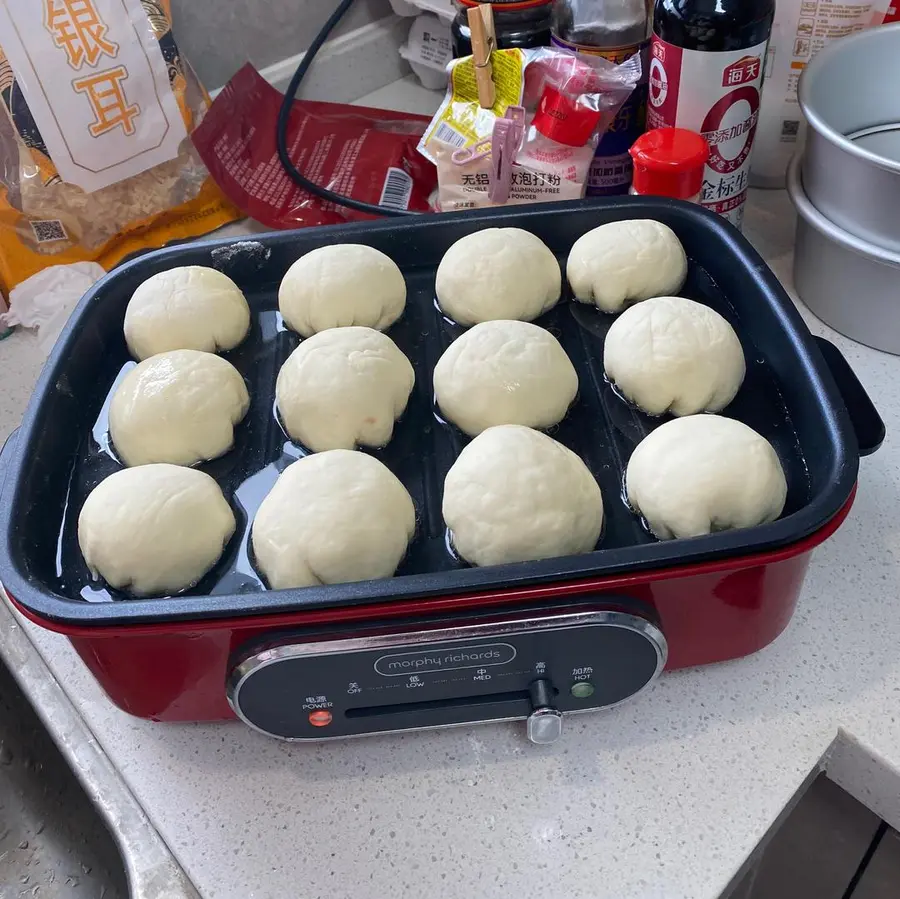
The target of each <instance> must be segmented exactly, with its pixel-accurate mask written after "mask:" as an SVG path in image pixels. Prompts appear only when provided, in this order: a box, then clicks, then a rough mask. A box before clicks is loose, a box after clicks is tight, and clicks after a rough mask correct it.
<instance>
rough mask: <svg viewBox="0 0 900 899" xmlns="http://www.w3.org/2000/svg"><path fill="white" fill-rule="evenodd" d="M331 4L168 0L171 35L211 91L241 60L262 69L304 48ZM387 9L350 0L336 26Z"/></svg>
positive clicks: (370, 0) (375, 1)
mask: <svg viewBox="0 0 900 899" xmlns="http://www.w3.org/2000/svg"><path fill="white" fill-rule="evenodd" d="M336 5H337V0H224V2H223V0H172V13H173V18H174V20H175V40H176V41H178V44H179V46H180V47H181V51H182V53H184V55H185V56H186V57H187V58H188V59H189V60H190V62H191V64H192V65H193V67H194V68H195V69H196V70H197V73H198V74H199V75H200V78H201V80H202V81H203V83H204V84H205V85H206V87H207V89H208V90H213V89H214V88H217V87H221V86H222V85H223V84H225V82H226V81H228V79H229V78H230V77H231V76H232V75H233V74H234V72H235V70H236V69H237V68H238V67H239V66H240V65H242V64H243V63H244V62H246V61H247V60H250V61H251V62H252V63H253V64H254V65H255V66H256V67H257V68H263V67H264V66H267V65H271V64H272V63H273V62H277V61H278V60H280V59H284V58H286V57H288V56H293V55H294V54H295V53H300V52H301V51H302V50H305V49H306V47H307V46H308V45H309V42H310V41H311V40H312V38H313V37H314V36H315V35H316V33H317V32H318V30H319V28H321V26H322V24H323V23H324V22H325V20H326V19H327V18H328V16H329V15H330V14H331V12H333V10H334V8H335V6H336ZM390 14H391V7H390V4H389V3H388V0H355V3H354V4H353V7H352V8H351V9H350V11H349V12H348V13H347V15H346V16H345V17H344V21H343V22H342V23H341V26H340V29H341V30H344V31H346V30H350V29H353V28H358V27H359V26H361V25H365V24H366V23H367V22H371V21H374V20H375V19H379V18H382V17H383V16H387V15H390ZM338 33H340V32H339V31H336V32H335V34H338Z"/></svg>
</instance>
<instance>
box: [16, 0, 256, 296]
mask: <svg viewBox="0 0 900 899" xmlns="http://www.w3.org/2000/svg"><path fill="white" fill-rule="evenodd" d="M0 46H2V50H0V101H2V103H3V105H4V107H5V111H6V113H7V115H5V116H3V115H0V287H2V289H3V290H4V292H8V291H9V290H10V289H11V288H12V287H13V286H15V285H16V284H18V283H19V282H20V281H22V280H24V279H25V278H27V277H29V276H31V275H33V274H34V273H35V272H37V271H39V270H40V269H42V268H44V267H45V266H48V265H53V264H68V263H72V262H78V261H83V260H93V261H96V262H98V263H100V264H101V265H102V266H103V267H104V268H107V269H108V268H110V267H111V266H113V265H114V264H115V263H117V262H119V261H120V260H121V259H122V258H123V257H125V256H126V255H129V254H130V253H133V252H135V251H136V250H140V249H143V248H146V247H148V246H149V247H156V246H161V245H162V244H164V243H166V242H168V241H170V240H174V239H183V238H189V237H195V236H197V235H199V234H203V233H206V232H208V231H211V230H213V229H214V228H217V227H219V226H221V225H223V224H225V223H226V222H229V221H233V220H234V219H235V218H236V217H237V215H238V213H237V211H236V210H235V209H234V208H233V207H231V206H230V205H229V204H228V203H227V202H226V201H225V200H224V198H223V197H222V196H221V194H220V193H219V191H218V190H217V188H216V187H215V185H214V184H213V182H212V180H211V179H210V178H209V175H208V172H207V171H206V169H205V168H204V166H203V164H202V163H201V161H200V158H199V156H198V155H197V153H196V152H195V151H194V148H193V146H192V145H191V141H190V138H189V137H188V135H189V133H190V131H191V130H192V129H193V127H194V125H195V124H196V123H197V122H198V121H199V120H200V118H201V117H202V115H203V113H204V112H205V110H206V108H207V106H208V103H209V99H208V97H207V95H206V93H205V91H204V90H203V88H202V87H201V85H200V83H199V82H198V81H197V78H196V76H195V75H194V73H193V71H192V70H191V69H190V67H189V66H188V64H187V63H186V62H185V60H184V59H183V58H182V56H181V55H180V53H179V50H178V47H177V45H176V43H175V40H174V38H173V36H172V31H171V17H170V10H169V0H143V2H142V0H41V2H38V0H6V2H5V3H4V4H2V6H0Z"/></svg>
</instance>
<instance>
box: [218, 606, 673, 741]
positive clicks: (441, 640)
mask: <svg viewBox="0 0 900 899" xmlns="http://www.w3.org/2000/svg"><path fill="white" fill-rule="evenodd" d="M665 661H666V640H665V637H664V636H663V634H662V631H660V629H659V628H658V627H657V626H656V625H655V624H653V623H652V622H650V621H648V620H646V619H645V618H642V617H640V616H638V615H632V614H629V613H626V612H621V611H612V610H601V609H597V610H585V609H581V610H578V611H568V612H559V613H554V612H541V613H539V614H532V615H530V616H529V615H524V614H523V615H522V616H521V617H507V618H505V619H503V620H500V621H490V620H484V621H478V622H475V623H469V624H464V625H461V626H458V627H447V626H442V627H438V628H434V629H431V628H427V627H425V628H423V629H420V630H409V631H400V632H394V633H369V634H366V635H362V636H355V637H349V638H336V639H323V638H322V636H321V635H319V636H318V637H316V638H314V639H310V640H306V639H295V640H290V641H286V642H284V643H279V644H277V645H269V646H266V647H265V648H263V649H260V650H258V651H253V650H250V651H249V652H248V653H247V654H245V655H244V656H243V657H239V658H238V660H237V663H236V664H235V666H234V668H233V669H232V671H231V674H230V677H229V680H228V684H227V692H228V699H229V702H230V703H231V706H232V708H233V709H234V711H235V713H236V714H237V715H238V716H239V717H240V718H242V719H243V720H244V721H245V722H246V723H247V724H249V725H250V726H251V727H254V728H256V729H257V730H260V731H262V732H263V733H266V734H269V735H271V736H274V737H279V738H281V739H286V740H322V739H332V738H338V737H349V736H358V735H362V734H373V733H386V732H391V731H402V730H410V729H416V728H427V727H444V726H448V725H454V724H474V723H478V722H486V721H500V720H510V719H517V718H521V719H527V721H528V736H529V737H530V738H531V739H532V740H533V741H534V742H538V743H547V742H551V741H552V740H553V739H555V738H556V737H558V736H559V734H560V732H561V729H562V721H563V718H564V716H565V715H566V714H567V713H570V712H583V711H589V710H592V709H603V708H608V707H610V706H613V705H617V704H618V703H620V702H623V701H625V700H626V699H629V698H630V697H632V696H634V695H635V694H636V693H638V692H640V691H641V690H642V689H643V688H644V687H646V686H647V685H648V684H649V683H650V682H651V681H652V680H653V679H654V678H655V677H656V676H657V675H658V674H659V673H660V672H661V671H662V669H663V666H664V665H665Z"/></svg>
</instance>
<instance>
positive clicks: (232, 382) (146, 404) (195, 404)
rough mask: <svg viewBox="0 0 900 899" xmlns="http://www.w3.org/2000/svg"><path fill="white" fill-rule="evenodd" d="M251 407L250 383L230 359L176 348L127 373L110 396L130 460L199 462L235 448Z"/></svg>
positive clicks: (123, 453)
mask: <svg viewBox="0 0 900 899" xmlns="http://www.w3.org/2000/svg"><path fill="white" fill-rule="evenodd" d="M249 407H250V397H249V395H248V393H247V385H246V384H245V383H244V379H243V378H242V377H241V374H240V372H239V371H238V370H237V369H236V368H235V367H234V366H233V365H232V364H231V363H230V362H227V361H226V360H225V359H222V358H221V356H215V355H213V354H212V353H201V352H199V351H197V350H172V351H171V352H169V353H160V354H159V355H157V356H151V357H150V358H149V359H145V360H144V361H143V362H140V363H138V364H137V365H136V366H135V367H134V368H133V369H131V371H129V372H128V374H126V375H125V377H124V378H123V379H122V381H121V382H120V383H119V385H118V387H117V388H116V391H115V393H114V394H113V398H112V401H111V402H110V407H109V432H110V436H111V437H112V441H113V446H114V447H115V450H116V453H117V454H118V456H119V458H120V459H121V460H122V461H123V462H124V463H125V464H126V465H146V464H149V463H151V462H170V463H172V464H173V465H194V464H196V463H197V462H205V461H208V460H210V459H216V458H218V457H219V456H221V455H223V454H224V453H226V452H228V450H230V449H231V447H232V445H233V444H234V428H235V425H237V424H238V423H239V422H240V421H241V420H242V419H243V417H244V416H245V415H246V414H247V409H248V408H249Z"/></svg>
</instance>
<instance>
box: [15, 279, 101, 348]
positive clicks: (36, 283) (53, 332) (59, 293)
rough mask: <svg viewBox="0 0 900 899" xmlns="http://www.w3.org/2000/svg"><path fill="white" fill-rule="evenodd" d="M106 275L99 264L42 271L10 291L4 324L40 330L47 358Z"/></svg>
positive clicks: (39, 341) (39, 342) (40, 345)
mask: <svg viewBox="0 0 900 899" xmlns="http://www.w3.org/2000/svg"><path fill="white" fill-rule="evenodd" d="M104 274H105V273H104V271H103V269H102V268H100V266H99V265H97V263H96V262H73V263H72V264H71V265H51V266H50V267H49V268H45V269H42V270H41V271H39V272H38V273H37V274H36V275H32V276H31V277H30V278H28V279H27V280H25V281H23V282H22V283H21V284H18V285H17V286H16V287H14V288H13V289H12V290H11V291H10V294H9V301H10V306H11V310H10V311H9V312H7V313H5V314H4V315H0V322H2V323H3V324H4V325H21V326H22V327H23V328H36V329H37V331H38V335H39V340H38V348H39V349H40V350H41V352H42V353H43V354H44V356H47V355H49V353H50V350H51V349H53V344H54V343H56V338H57V337H59V333H60V331H62V329H63V327H65V324H66V322H67V321H68V320H69V316H70V315H71V314H72V310H73V309H74V308H75V307H76V306H77V305H78V301H79V300H80V299H81V298H82V297H83V296H84V295H85V294H86V293H87V292H88V290H90V289H91V287H92V286H93V285H94V284H95V283H96V282H97V281H99V280H100V278H102V277H103V275H104Z"/></svg>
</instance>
